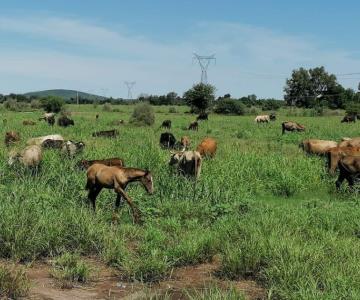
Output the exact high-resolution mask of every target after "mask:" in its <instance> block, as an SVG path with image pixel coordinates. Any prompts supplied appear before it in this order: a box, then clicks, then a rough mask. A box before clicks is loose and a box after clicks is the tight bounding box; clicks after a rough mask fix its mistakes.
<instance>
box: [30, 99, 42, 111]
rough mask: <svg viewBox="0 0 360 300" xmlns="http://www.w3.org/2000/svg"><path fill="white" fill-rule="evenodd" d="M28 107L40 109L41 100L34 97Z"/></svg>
mask: <svg viewBox="0 0 360 300" xmlns="http://www.w3.org/2000/svg"><path fill="white" fill-rule="evenodd" d="M30 107H31V108H34V109H40V108H41V102H40V100H37V99H34V100H32V101H31V103H30Z"/></svg>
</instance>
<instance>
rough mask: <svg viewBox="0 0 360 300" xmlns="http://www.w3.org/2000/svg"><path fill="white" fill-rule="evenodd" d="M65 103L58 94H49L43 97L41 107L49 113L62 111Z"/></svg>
mask: <svg viewBox="0 0 360 300" xmlns="http://www.w3.org/2000/svg"><path fill="white" fill-rule="evenodd" d="M63 105H64V100H63V99H62V98H60V97H57V96H48V97H46V98H43V99H41V107H42V108H43V109H44V110H45V111H46V112H48V113H49V112H54V113H58V112H60V111H61V109H62V107H63Z"/></svg>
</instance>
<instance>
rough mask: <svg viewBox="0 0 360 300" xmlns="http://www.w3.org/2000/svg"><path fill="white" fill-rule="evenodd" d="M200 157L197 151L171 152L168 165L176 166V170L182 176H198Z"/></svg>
mask: <svg viewBox="0 0 360 300" xmlns="http://www.w3.org/2000/svg"><path fill="white" fill-rule="evenodd" d="M201 162H202V158H201V155H200V153H199V152H197V151H181V152H175V153H172V154H171V157H170V161H169V166H175V165H176V166H177V171H178V173H179V174H181V175H183V176H194V177H195V178H196V179H198V178H199V177H200V172H201Z"/></svg>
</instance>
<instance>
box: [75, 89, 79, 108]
mask: <svg viewBox="0 0 360 300" xmlns="http://www.w3.org/2000/svg"><path fill="white" fill-rule="evenodd" d="M76 103H77V105H79V92H78V91H76Z"/></svg>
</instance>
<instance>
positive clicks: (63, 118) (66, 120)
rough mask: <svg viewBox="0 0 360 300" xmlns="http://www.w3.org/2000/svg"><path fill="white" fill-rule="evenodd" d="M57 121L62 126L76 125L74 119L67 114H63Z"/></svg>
mask: <svg viewBox="0 0 360 300" xmlns="http://www.w3.org/2000/svg"><path fill="white" fill-rule="evenodd" d="M57 123H58V125H59V126H61V127H68V126H70V125H75V123H74V120H72V119H70V118H68V117H67V116H61V117H60V118H59V119H58V121H57Z"/></svg>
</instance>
